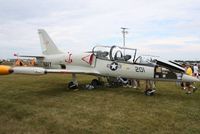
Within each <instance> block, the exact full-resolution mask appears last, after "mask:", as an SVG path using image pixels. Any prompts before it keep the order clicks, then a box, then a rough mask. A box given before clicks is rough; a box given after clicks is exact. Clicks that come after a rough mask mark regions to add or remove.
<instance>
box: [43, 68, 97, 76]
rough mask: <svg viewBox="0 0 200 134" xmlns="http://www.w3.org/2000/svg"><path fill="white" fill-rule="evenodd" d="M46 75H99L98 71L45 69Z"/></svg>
mask: <svg viewBox="0 0 200 134" xmlns="http://www.w3.org/2000/svg"><path fill="white" fill-rule="evenodd" d="M46 73H75V74H92V75H100V73H99V72H98V71H95V70H79V69H74V70H69V69H46Z"/></svg>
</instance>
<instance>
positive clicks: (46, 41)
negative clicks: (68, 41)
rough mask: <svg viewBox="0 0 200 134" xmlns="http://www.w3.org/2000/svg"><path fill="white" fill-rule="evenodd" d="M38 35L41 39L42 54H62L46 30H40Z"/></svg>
mask: <svg viewBox="0 0 200 134" xmlns="http://www.w3.org/2000/svg"><path fill="white" fill-rule="evenodd" d="M38 34H39V37H40V43H41V47H42V53H43V54H44V55H52V54H62V52H61V51H60V50H59V49H58V48H57V47H56V45H55V43H54V42H53V40H52V39H51V38H50V37H49V35H48V34H47V32H46V31H45V30H43V29H38Z"/></svg>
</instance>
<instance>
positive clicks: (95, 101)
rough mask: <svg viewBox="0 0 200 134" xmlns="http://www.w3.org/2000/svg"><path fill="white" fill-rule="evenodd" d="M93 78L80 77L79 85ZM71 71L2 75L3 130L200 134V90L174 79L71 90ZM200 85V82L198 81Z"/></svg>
mask: <svg viewBox="0 0 200 134" xmlns="http://www.w3.org/2000/svg"><path fill="white" fill-rule="evenodd" d="M92 78H93V77H91V76H84V75H79V76H78V80H79V81H80V84H84V83H85V84H86V83H89V82H90V81H91V79H92ZM69 80H70V75H55V74H52V75H45V76H27V75H9V76H1V77H0V134H49V133H58V134H59V133H60V134H64V133H76V134H79V133H81V134H82V133H86V134H89V133H101V134H104V133H117V134H118V133H119V134H121V133H134V134H135V133H138V134H151V133H153V134H199V133H200V91H197V92H195V93H194V94H192V95H186V94H185V92H184V91H182V90H181V89H180V88H179V87H177V86H176V84H175V83H162V82H159V83H157V89H158V90H157V93H156V95H155V96H151V97H149V96H145V95H144V94H143V89H132V88H106V89H105V88H104V89H94V90H85V89H84V88H83V86H82V88H80V90H78V91H70V90H67V89H66V87H67V86H66V82H67V81H69ZM198 86H200V85H198Z"/></svg>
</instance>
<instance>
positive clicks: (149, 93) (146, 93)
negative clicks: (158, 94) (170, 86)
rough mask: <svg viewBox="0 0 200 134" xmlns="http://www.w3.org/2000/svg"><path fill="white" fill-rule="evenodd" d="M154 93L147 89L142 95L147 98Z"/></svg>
mask: <svg viewBox="0 0 200 134" xmlns="http://www.w3.org/2000/svg"><path fill="white" fill-rule="evenodd" d="M155 91H156V90H153V89H147V90H146V91H145V92H144V93H145V95H147V96H153V95H154V92H155Z"/></svg>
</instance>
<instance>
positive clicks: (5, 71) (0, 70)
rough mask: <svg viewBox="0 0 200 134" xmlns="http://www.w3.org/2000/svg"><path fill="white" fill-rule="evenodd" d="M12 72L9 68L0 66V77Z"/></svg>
mask: <svg viewBox="0 0 200 134" xmlns="http://www.w3.org/2000/svg"><path fill="white" fill-rule="evenodd" d="M12 72H13V70H12V68H11V67H10V66H5V65H0V75H8V74H11V73H12Z"/></svg>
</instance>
